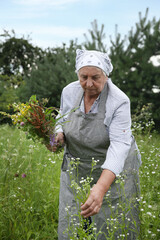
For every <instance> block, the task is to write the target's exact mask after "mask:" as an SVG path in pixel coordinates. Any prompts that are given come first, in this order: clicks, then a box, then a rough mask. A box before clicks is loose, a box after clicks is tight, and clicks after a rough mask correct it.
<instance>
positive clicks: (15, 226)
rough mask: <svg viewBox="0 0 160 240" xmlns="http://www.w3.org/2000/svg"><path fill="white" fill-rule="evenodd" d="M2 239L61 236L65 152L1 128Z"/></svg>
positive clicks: (0, 225) (0, 231) (11, 129)
mask: <svg viewBox="0 0 160 240" xmlns="http://www.w3.org/2000/svg"><path fill="white" fill-rule="evenodd" d="M0 156H1V157H0V158H1V160H0V239H12V240H14V239H15V240H18V239H21V240H22V239H25V240H27V239H38V240H40V239H57V224H58V192H59V176H60V165H61V159H62V153H61V154H54V153H51V152H49V151H48V150H47V149H46V148H45V146H42V145H41V144H39V143H36V144H35V143H34V142H33V141H31V140H26V137H25V134H24V133H23V132H21V131H19V130H17V129H13V128H11V127H8V126H3V127H1V128H0Z"/></svg>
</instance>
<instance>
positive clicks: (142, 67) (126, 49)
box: [110, 10, 160, 121]
mask: <svg viewBox="0 0 160 240" xmlns="http://www.w3.org/2000/svg"><path fill="white" fill-rule="evenodd" d="M147 15H148V10H147V11H146V14H145V16H144V17H142V16H141V13H140V14H139V22H138V23H136V29H135V31H133V29H131V31H130V32H129V35H128V37H127V36H126V37H125V38H124V39H121V35H120V34H119V33H117V31H116V35H115V40H114V41H113V40H112V39H111V44H112V46H111V48H110V57H111V59H112V63H113V66H114V70H113V73H112V80H113V81H114V83H115V84H116V85H117V86H118V87H120V88H121V89H122V90H123V91H124V92H125V93H126V94H127V95H128V96H129V97H130V99H131V103H132V110H133V111H134V110H135V109H136V108H137V106H138V105H139V104H140V105H141V106H143V105H146V104H147V103H152V105H153V110H152V111H153V117H154V119H155V121H158V120H159V118H160V115H159V114H160V106H159V103H158V102H159V100H158V99H160V92H158V90H159V87H160V78H159V76H160V67H157V66H154V64H153V63H152V62H151V57H152V56H157V55H160V20H159V21H156V20H155V18H154V19H153V20H151V21H148V20H147ZM155 87H156V88H157V92H156V93H155V92H154V88H155Z"/></svg>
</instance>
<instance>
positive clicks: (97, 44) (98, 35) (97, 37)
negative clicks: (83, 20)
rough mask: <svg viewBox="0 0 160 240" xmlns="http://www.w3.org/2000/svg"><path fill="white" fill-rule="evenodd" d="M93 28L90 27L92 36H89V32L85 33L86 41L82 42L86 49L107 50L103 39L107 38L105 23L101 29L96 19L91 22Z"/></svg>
mask: <svg viewBox="0 0 160 240" xmlns="http://www.w3.org/2000/svg"><path fill="white" fill-rule="evenodd" d="M91 26H92V30H91V29H89V30H88V32H89V35H90V37H88V36H87V34H86V33H85V34H84V37H85V42H84V43H83V44H82V45H83V46H84V47H85V49H88V50H98V51H102V52H106V48H107V46H106V45H104V42H103V40H104V39H105V37H106V35H105V33H104V24H102V25H101V28H100V30H99V29H98V23H97V20H94V21H93V22H91Z"/></svg>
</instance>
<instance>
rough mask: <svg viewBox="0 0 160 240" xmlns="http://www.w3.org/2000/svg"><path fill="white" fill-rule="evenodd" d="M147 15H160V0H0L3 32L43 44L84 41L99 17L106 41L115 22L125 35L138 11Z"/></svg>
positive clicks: (0, 29) (44, 45) (54, 44)
mask: <svg viewBox="0 0 160 240" xmlns="http://www.w3.org/2000/svg"><path fill="white" fill-rule="evenodd" d="M147 7H148V8H149V14H148V19H152V18H153V17H156V19H157V20H158V19H159V18H160V0H133V1H131V0H0V33H1V34H2V33H3V29H5V30H8V31H11V30H12V29H13V30H14V31H15V33H16V34H17V37H21V36H22V35H24V36H27V35H30V38H31V43H32V44H33V45H37V46H39V47H42V48H47V47H56V46H61V45H62V43H66V44H68V43H69V41H70V40H75V39H78V43H79V44H80V43H82V42H84V41H85V38H84V33H88V29H91V22H93V21H94V19H96V20H97V22H98V25H99V28H100V26H101V24H104V26H105V28H104V32H105V34H106V39H105V43H106V44H109V36H110V35H111V36H112V37H113V38H114V33H115V25H116V24H118V31H119V32H120V33H121V34H122V35H124V34H127V33H128V31H129V30H130V29H131V27H133V28H134V26H135V23H136V22H138V21H139V15H138V13H139V12H141V13H142V16H144V15H145V11H146V8H147Z"/></svg>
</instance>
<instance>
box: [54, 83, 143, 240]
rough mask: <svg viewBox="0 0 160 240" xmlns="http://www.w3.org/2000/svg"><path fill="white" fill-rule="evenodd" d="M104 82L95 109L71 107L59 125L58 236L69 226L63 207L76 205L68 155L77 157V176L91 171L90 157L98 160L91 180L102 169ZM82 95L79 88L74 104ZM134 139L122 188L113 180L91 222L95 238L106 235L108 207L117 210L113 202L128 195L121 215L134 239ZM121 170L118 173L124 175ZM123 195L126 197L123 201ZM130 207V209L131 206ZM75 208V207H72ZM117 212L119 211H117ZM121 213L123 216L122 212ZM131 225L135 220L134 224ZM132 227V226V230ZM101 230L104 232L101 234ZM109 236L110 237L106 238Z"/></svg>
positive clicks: (62, 239) (105, 133) (105, 146)
mask: <svg viewBox="0 0 160 240" xmlns="http://www.w3.org/2000/svg"><path fill="white" fill-rule="evenodd" d="M107 96H108V93H107V84H105V86H104V89H103V90H102V92H101V95H100V102H99V106H98V113H89V114H85V113H83V112H81V111H80V110H79V108H77V109H76V110H75V111H73V112H71V113H70V114H69V116H68V119H67V122H66V123H65V124H64V126H63V131H64V134H65V138H66V147H65V152H64V159H63V163H62V171H61V181H60V196H59V225H58V239H59V240H68V239H69V238H68V236H67V234H66V233H65V234H64V231H65V230H66V229H67V228H68V226H69V221H70V220H69V218H68V217H67V212H66V211H65V208H66V207H67V206H70V209H74V208H76V202H75V199H74V196H73V192H72V189H71V188H70V177H69V174H68V171H67V170H68V165H69V161H70V159H71V158H80V165H79V166H78V173H79V176H78V177H79V179H80V178H81V177H86V176H87V175H88V176H89V175H90V171H91V161H92V158H94V159H95V160H99V162H98V164H97V165H96V170H95V171H93V174H92V177H93V179H94V180H93V182H92V183H93V184H95V183H96V182H97V180H98V179H99V177H100V175H101V172H102V169H101V165H102V164H103V163H104V160H105V158H106V152H107V149H108V147H109V143H110V142H109V134H108V131H107V129H106V126H105V125H104V118H105V111H106V110H105V109H106V100H107ZM82 97H83V90H82V91H81V93H80V94H79V96H78V99H77V102H76V103H75V106H74V108H76V107H79V106H80V103H81V100H82ZM136 149H137V148H136V143H135V140H134V138H133V141H132V145H131V149H130V152H129V155H128V157H127V159H126V161H125V166H124V172H123V173H125V180H124V181H125V185H124V191H125V196H124V191H121V190H120V183H119V184H117V183H116V182H113V183H112V185H111V187H110V189H109V191H108V193H109V194H108V193H107V194H108V196H106V198H104V200H103V204H102V207H101V209H100V212H99V213H98V214H96V215H95V216H93V217H91V218H94V222H95V223H96V227H97V232H98V231H100V230H101V231H102V234H100V235H99V236H98V238H97V240H98V239H99V240H103V239H106V236H108V230H107V227H109V223H108V225H107V219H110V217H111V214H112V213H111V212H112V211H111V207H110V206H112V208H113V209H114V211H115V212H116V211H117V206H118V205H119V203H120V202H121V203H128V200H129V199H134V201H132V203H128V206H129V207H128V209H130V210H126V212H125V215H126V216H125V218H126V219H127V218H128V219H130V222H129V224H128V222H126V223H125V224H126V227H129V228H130V231H129V235H128V238H127V239H136V233H134V231H137V229H138V227H137V229H136V230H135V226H132V225H133V224H132V221H133V218H134V222H136V225H137V226H138V225H139V218H138V207H137V204H136V201H135V198H136V197H138V193H139V180H138V167H137V166H138V162H137V161H138V158H137V151H136ZM123 173H122V175H124V174H123ZM126 199H127V201H126ZM131 208H132V209H131ZM74 211H75V210H74ZM119 216H122V213H121V212H119ZM123 217H124V216H123ZM118 221H119V222H121V221H122V217H119V220H118ZM134 225H135V224H134ZM132 229H134V230H133V231H132ZM103 232H104V233H105V234H106V235H105V234H103ZM120 233H121V230H120V229H118V231H117V232H116V233H115V234H114V238H113V239H117V236H119V234H120ZM77 239H78V238H77ZM110 239H111V238H110Z"/></svg>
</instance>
